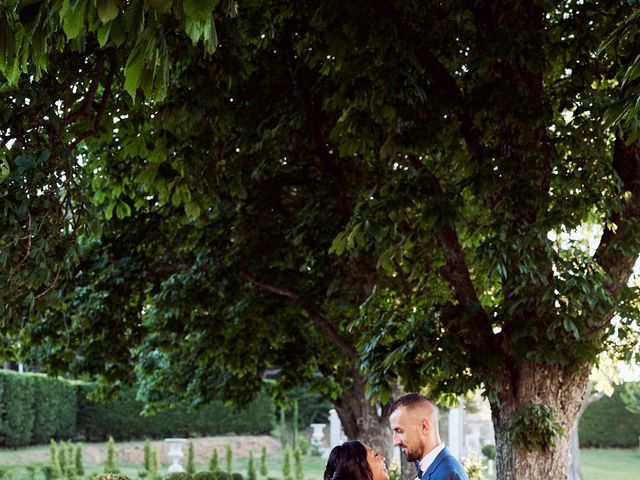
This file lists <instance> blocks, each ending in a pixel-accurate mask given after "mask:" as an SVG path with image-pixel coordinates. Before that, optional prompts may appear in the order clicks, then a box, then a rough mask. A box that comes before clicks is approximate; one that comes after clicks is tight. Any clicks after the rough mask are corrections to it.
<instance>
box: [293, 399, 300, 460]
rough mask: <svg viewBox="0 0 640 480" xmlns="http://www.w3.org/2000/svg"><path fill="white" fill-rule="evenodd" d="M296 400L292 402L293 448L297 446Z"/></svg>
mask: <svg viewBox="0 0 640 480" xmlns="http://www.w3.org/2000/svg"><path fill="white" fill-rule="evenodd" d="M298 416H299V415H298V400H294V402H293V425H292V428H293V448H298V423H299V420H298Z"/></svg>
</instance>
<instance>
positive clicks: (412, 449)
mask: <svg viewBox="0 0 640 480" xmlns="http://www.w3.org/2000/svg"><path fill="white" fill-rule="evenodd" d="M389 421H390V422H391V429H392V430H393V445H394V446H397V447H400V449H401V450H402V453H404V454H405V456H406V457H407V461H409V462H414V463H416V468H418V469H419V470H418V479H420V480H458V479H460V480H469V477H467V474H466V473H465V471H464V468H462V465H461V464H460V462H459V461H458V460H456V458H455V457H454V456H453V455H452V454H451V452H450V451H449V449H448V448H447V447H445V445H444V443H442V442H441V441H440V432H439V431H438V407H436V405H435V404H434V403H433V402H432V401H431V400H429V399H428V398H427V397H425V396H423V395H420V394H419V393H409V394H407V395H404V396H403V397H400V398H399V399H398V400H396V401H395V402H394V403H393V405H391V414H390V416H389Z"/></svg>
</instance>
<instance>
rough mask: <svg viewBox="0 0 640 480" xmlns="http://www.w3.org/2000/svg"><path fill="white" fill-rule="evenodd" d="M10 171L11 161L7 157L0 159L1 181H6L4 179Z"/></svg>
mask: <svg viewBox="0 0 640 480" xmlns="http://www.w3.org/2000/svg"><path fill="white" fill-rule="evenodd" d="M9 173H11V169H10V168H9V163H8V162H7V159H6V158H3V159H2V160H0V183H2V182H4V180H5V179H6V178H7V177H8V176H9Z"/></svg>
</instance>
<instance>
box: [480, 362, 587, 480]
mask: <svg viewBox="0 0 640 480" xmlns="http://www.w3.org/2000/svg"><path fill="white" fill-rule="evenodd" d="M590 371H591V368H590V365H585V366H582V367H580V368H579V369H578V370H571V369H570V368H566V367H565V368H563V367H560V366H557V365H548V366H545V365H540V364H533V363H531V364H525V365H523V366H522V368H521V370H520V375H519V377H518V381H517V383H514V384H512V385H511V388H504V389H503V392H502V394H501V398H500V401H497V402H492V403H491V411H492V418H493V426H494V430H495V435H496V448H497V451H498V455H497V465H496V466H497V478H498V480H529V479H531V480H534V479H542V478H549V479H551V478H552V479H558V480H561V479H567V478H569V458H570V455H569V453H570V450H571V444H572V436H573V431H574V429H575V427H576V423H577V420H578V415H579V412H580V409H581V406H582V398H583V396H584V394H585V392H586V389H587V383H588V378H589V373H590ZM532 400H533V401H535V402H536V403H540V404H545V405H548V406H550V407H552V408H553V409H554V411H555V412H556V420H557V421H558V423H559V424H560V425H561V427H562V429H563V431H564V433H563V434H562V435H560V436H559V437H557V443H556V445H555V447H546V448H543V449H541V450H538V451H528V450H524V449H519V448H516V447H515V446H514V444H513V441H512V438H511V437H510V426H511V422H512V419H513V415H514V414H515V413H516V412H517V410H518V409H519V408H520V407H522V406H523V405H525V404H527V403H528V402H530V401H532Z"/></svg>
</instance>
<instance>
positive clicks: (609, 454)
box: [580, 448, 640, 480]
mask: <svg viewBox="0 0 640 480" xmlns="http://www.w3.org/2000/svg"><path fill="white" fill-rule="evenodd" d="M580 463H581V464H582V474H583V476H584V480H638V478H640V450H638V449H634V450H619V449H602V450H599V449H595V448H590V449H584V450H580Z"/></svg>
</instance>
